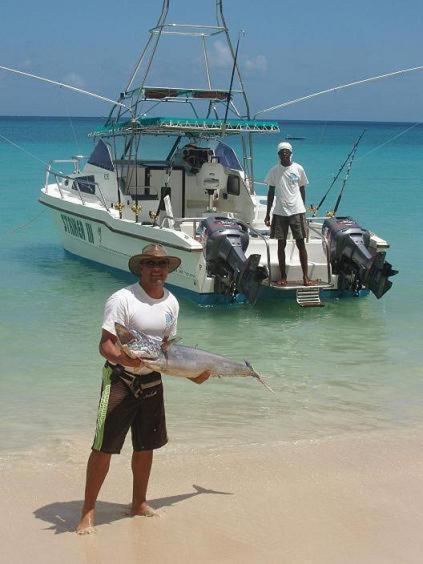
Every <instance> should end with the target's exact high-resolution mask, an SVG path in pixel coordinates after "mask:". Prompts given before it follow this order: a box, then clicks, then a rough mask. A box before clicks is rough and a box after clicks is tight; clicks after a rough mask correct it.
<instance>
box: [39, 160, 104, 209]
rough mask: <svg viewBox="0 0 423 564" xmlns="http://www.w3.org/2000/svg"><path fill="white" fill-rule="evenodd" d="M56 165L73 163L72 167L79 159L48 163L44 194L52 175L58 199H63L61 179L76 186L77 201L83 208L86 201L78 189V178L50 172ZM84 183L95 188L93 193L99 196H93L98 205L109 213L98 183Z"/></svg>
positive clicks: (60, 172) (58, 172)
mask: <svg viewBox="0 0 423 564" xmlns="http://www.w3.org/2000/svg"><path fill="white" fill-rule="evenodd" d="M56 163H73V164H74V166H75V165H78V163H79V159H58V160H52V161H49V163H48V165H47V168H46V179H45V191H46V194H47V193H48V186H49V178H50V174H52V175H53V176H54V178H55V180H56V185H57V188H58V190H59V194H60V197H61V198H62V200H64V199H65V197H64V195H63V192H62V189H63V179H64V180H68V181H70V182H73V183H74V184H75V185H76V189H77V191H78V195H79V199H80V200H81V202H82V205H83V206H85V204H86V200H85V199H84V197H83V196H82V192H81V189H80V188H79V183H78V182H77V181H78V177H74V176H69V175H67V174H64V173H63V172H62V171H55V170H52V168H51V167H52V165H53V164H56ZM60 179H62V181H60ZM84 183H85V184H87V185H88V186H94V188H95V192H96V191H98V194H99V196H98V195H97V194H96V193H94V194H93V196H95V197H96V199H97V200H98V201H99V202H100V204H101V205H102V206H103V207H104V208H105V209H106V210H107V211H109V207H108V206H107V203H106V200H105V198H104V196H103V192H102V191H101V188H100V185H99V183H98V182H91V181H89V180H84Z"/></svg>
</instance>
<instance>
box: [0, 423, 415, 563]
mask: <svg viewBox="0 0 423 564" xmlns="http://www.w3.org/2000/svg"><path fill="white" fill-rule="evenodd" d="M422 439H423V433H422V432H421V431H420V430H419V431H411V430H404V431H395V432H394V433H393V432H391V433H388V432H385V433H382V432H377V433H376V432H375V433H370V434H367V435H365V436H362V437H357V436H356V437H349V438H333V439H328V440H325V441H319V442H298V443H294V444H293V443H290V444H277V445H267V446H259V445H254V446H248V447H247V446H243V447H237V448H236V449H229V448H225V449H223V450H221V451H212V452H210V451H205V450H204V451H203V450H198V451H196V452H190V453H189V454H186V453H184V454H177V453H171V452H166V449H165V450H163V451H162V452H161V453H159V454H158V455H157V456H156V459H155V462H154V465H153V472H152V477H151V481H150V490H149V500H150V504H151V506H152V507H153V508H154V509H156V510H157V511H158V512H159V514H160V517H152V518H145V517H144V518H143V517H138V518H129V517H127V516H126V515H125V510H126V507H127V503H128V502H129V501H130V493H131V475H130V471H129V459H130V453H129V450H126V451H125V453H124V454H123V455H121V456H120V457H115V458H114V459H113V461H112V466H111V470H110V473H109V476H108V478H107V480H106V483H105V485H104V488H103V490H102V492H101V495H100V500H99V502H98V508H97V527H96V533H95V534H93V535H87V536H78V535H76V534H75V533H74V532H73V531H74V528H75V526H76V524H77V522H78V518H79V512H80V508H81V503H82V501H81V495H82V490H83V481H84V470H85V468H84V467H85V455H86V454H87V453H86V452H83V451H82V449H79V450H78V453H77V455H76V456H73V457H72V459H69V458H66V460H64V461H62V462H60V461H53V460H47V459H46V458H48V453H45V455H44V457H45V460H44V462H43V461H35V459H31V458H30V457H27V456H25V457H23V458H19V457H16V458H15V459H14V460H2V461H1V466H0V469H1V477H2V479H1V482H0V493H1V495H0V508H1V513H0V515H1V525H0V530H1V537H2V542H1V547H2V561H3V562H8V563H19V564H22V563H27V562H28V563H31V564H38V563H40V564H41V563H43V564H49V563H55V564H56V563H58V562H60V564H65V563H72V564H79V563H101V564H104V563H109V562H110V563H114V562H116V561H122V562H125V563H128V564H132V563H135V562H137V563H139V562H148V561H154V562H160V563H161V564H162V563H163V564H166V563H179V562H181V563H191V562H193V563H214V564H215V563H219V564H220V563H238V562H239V563H260V564H262V563H289V564H293V563H302V564H303V563H319V564H320V563H322V564H323V563H324V564H329V563H340V564H346V563H351V564H353V563H354V564H357V563H360V564H364V563H369V564H370V563H371V564H378V563H391V562H392V563H395V564H398V563H407V564H413V563H416V564H417V563H419V564H420V563H421V562H422V554H423V535H422V533H421V531H422V527H423V480H422V477H423V455H422V449H421V446H422Z"/></svg>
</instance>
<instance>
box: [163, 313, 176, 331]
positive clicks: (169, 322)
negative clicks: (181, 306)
mask: <svg viewBox="0 0 423 564" xmlns="http://www.w3.org/2000/svg"><path fill="white" fill-rule="evenodd" d="M165 323H166V329H169V327H172V325H173V324H174V323H175V316H174V315H172V314H171V313H169V312H166V314H165Z"/></svg>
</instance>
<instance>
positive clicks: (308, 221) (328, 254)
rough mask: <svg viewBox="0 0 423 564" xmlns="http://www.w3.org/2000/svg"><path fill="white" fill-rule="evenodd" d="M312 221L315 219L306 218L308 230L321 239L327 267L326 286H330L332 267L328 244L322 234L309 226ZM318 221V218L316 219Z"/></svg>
mask: <svg viewBox="0 0 423 564" xmlns="http://www.w3.org/2000/svg"><path fill="white" fill-rule="evenodd" d="M314 219H315V218H307V223H308V228H309V229H311V231H314V233H317V235H319V236H320V237H322V244H323V248H324V250H325V253H326V265H327V272H328V281H327V284H332V267H331V264H330V251H329V245H328V242H327V241H326V239H325V238H324V237H323V236H322V232H321V231H319V230H318V229H316V228H314V227H313V226H312V225H310V221H312V220H314ZM318 219H320V218H318Z"/></svg>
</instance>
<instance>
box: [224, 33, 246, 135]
mask: <svg viewBox="0 0 423 564" xmlns="http://www.w3.org/2000/svg"><path fill="white" fill-rule="evenodd" d="M243 34H244V32H243V31H242V30H241V31H240V32H239V35H238V41H237V42H236V48H235V55H234V64H233V65H232V74H231V82H230V84H229V92H228V97H227V100H226V110H225V118H224V120H223V124H222V128H224V127H225V125H226V120H227V119H228V111H229V104H230V101H231V96H232V87H233V84H234V76H235V69H236V63H237V60H238V49H239V42H240V40H241V36H242V35H243Z"/></svg>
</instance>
